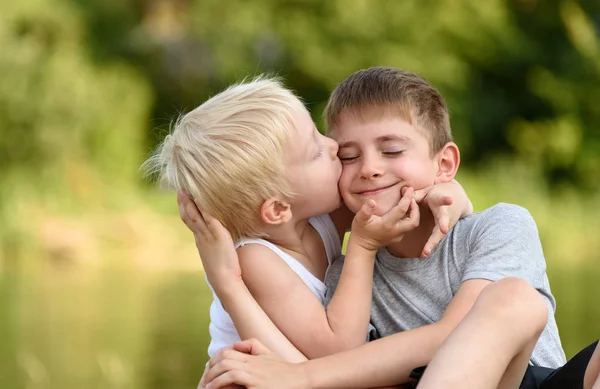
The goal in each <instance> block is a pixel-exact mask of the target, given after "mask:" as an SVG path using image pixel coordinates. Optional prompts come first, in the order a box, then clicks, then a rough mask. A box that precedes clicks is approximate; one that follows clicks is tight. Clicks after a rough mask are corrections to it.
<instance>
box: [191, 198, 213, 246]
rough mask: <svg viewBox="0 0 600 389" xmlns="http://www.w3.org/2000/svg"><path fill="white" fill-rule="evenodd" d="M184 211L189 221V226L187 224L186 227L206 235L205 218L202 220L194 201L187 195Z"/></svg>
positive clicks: (207, 231)
mask: <svg viewBox="0 0 600 389" xmlns="http://www.w3.org/2000/svg"><path fill="white" fill-rule="evenodd" d="M185 212H186V213H187V215H188V217H189V219H190V221H191V227H190V226H189V225H188V227H190V229H191V230H192V231H193V232H195V233H198V234H201V235H203V236H206V235H207V234H208V233H209V230H208V226H207V225H206V220H204V217H203V215H202V213H201V212H200V210H199V209H198V207H197V206H196V203H195V202H194V201H192V199H190V198H189V197H188V199H187V200H186V202H185Z"/></svg>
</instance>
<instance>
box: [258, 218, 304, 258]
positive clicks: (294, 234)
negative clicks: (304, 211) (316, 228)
mask: <svg viewBox="0 0 600 389" xmlns="http://www.w3.org/2000/svg"><path fill="white" fill-rule="evenodd" d="M308 227H309V224H308V220H307V219H305V220H291V221H289V222H287V223H284V224H278V225H269V226H267V227H266V228H265V233H266V235H267V236H266V237H265V239H267V240H268V241H269V242H271V243H273V244H276V245H277V246H279V247H281V248H283V249H287V250H291V251H298V252H299V251H301V248H302V237H303V236H304V234H305V233H306V231H307V230H308Z"/></svg>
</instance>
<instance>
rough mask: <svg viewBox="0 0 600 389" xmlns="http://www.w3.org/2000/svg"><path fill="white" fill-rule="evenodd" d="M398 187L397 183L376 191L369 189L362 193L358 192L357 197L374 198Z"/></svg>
mask: <svg viewBox="0 0 600 389" xmlns="http://www.w3.org/2000/svg"><path fill="white" fill-rule="evenodd" d="M396 185H398V183H395V184H392V185H388V186H384V187H381V188H378V189H369V190H365V191H362V192H358V194H359V195H361V196H375V195H376V194H379V193H381V192H383V191H385V190H387V189H390V188H391V187H393V186H396Z"/></svg>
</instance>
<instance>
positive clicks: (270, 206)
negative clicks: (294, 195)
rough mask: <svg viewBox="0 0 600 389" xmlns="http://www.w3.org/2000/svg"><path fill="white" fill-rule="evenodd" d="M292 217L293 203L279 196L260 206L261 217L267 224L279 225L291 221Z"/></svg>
mask: <svg viewBox="0 0 600 389" xmlns="http://www.w3.org/2000/svg"><path fill="white" fill-rule="evenodd" d="M291 218H292V207H291V205H290V204H289V203H287V202H285V201H281V200H280V199H278V198H275V197H271V198H270V199H267V200H265V202H264V203H263V204H262V206H261V207H260V219H261V220H262V221H263V222H264V223H266V224H271V225H279V224H283V223H286V222H288V221H290V220H291Z"/></svg>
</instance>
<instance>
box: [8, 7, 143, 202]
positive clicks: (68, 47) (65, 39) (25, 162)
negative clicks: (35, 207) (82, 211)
mask: <svg viewBox="0 0 600 389" xmlns="http://www.w3.org/2000/svg"><path fill="white" fill-rule="evenodd" d="M0 19H1V20H0V45H1V46H2V48H3V55H2V56H1V57H0V173H1V174H2V175H3V176H6V175H12V174H18V175H21V177H23V176H25V175H27V176H29V177H36V182H34V183H32V186H33V188H35V189H37V190H41V189H45V190H47V189H49V188H48V186H49V187H57V186H60V184H63V185H66V189H67V190H77V188H76V186H78V185H79V186H81V185H85V184H86V183H85V181H86V180H89V181H94V179H97V180H100V179H110V180H114V181H113V182H115V181H116V182H117V183H126V182H132V181H135V180H136V176H137V165H138V164H139V161H140V159H141V158H142V154H143V150H142V149H141V147H140V145H141V143H142V142H143V134H144V132H145V130H146V120H147V115H148V108H149V106H150V104H151V101H152V98H151V95H150V90H149V88H148V87H147V85H146V84H145V83H144V82H143V78H142V77H140V76H139V75H138V74H137V73H136V72H135V71H134V69H133V68H132V67H131V66H130V65H127V64H126V63H125V62H124V61H113V62H110V63H104V64H95V63H94V62H93V61H92V60H91V58H90V56H89V54H88V50H87V48H86V46H85V45H84V44H83V42H82V34H83V32H84V29H85V26H84V25H83V24H82V18H81V16H80V13H79V11H78V10H77V9H76V8H75V7H74V6H73V5H72V4H70V3H68V2H66V1H60V0H59V1H49V0H38V1H36V0H23V1H19V2H10V3H7V4H4V5H3V12H2V14H1V16H0ZM4 178H6V177H4ZM57 181H58V182H59V183H60V184H59V185H56V184H54V185H48V183H50V182H57ZM63 194H64V192H63Z"/></svg>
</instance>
